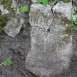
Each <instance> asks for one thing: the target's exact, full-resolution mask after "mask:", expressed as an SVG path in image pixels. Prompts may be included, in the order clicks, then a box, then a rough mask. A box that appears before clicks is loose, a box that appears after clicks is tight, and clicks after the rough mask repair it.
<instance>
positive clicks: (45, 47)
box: [26, 1, 72, 77]
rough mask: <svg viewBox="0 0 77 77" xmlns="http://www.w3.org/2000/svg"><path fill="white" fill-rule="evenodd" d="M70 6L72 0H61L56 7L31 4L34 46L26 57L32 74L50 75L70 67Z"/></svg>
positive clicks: (32, 41)
mask: <svg viewBox="0 0 77 77" xmlns="http://www.w3.org/2000/svg"><path fill="white" fill-rule="evenodd" d="M71 8H72V3H71V2H70V3H63V2H62V1H60V2H58V3H57V4H56V5H55V6H54V7H52V6H50V5H47V6H44V5H42V4H32V5H31V8H30V13H29V22H30V25H31V31H30V33H31V49H30V51H29V52H28V54H27V57H26V68H27V69H28V70H29V71H30V72H32V73H33V74H35V75H37V76H41V77H44V76H45V77H51V76H54V75H56V74H60V73H62V72H63V71H64V70H67V69H68V68H69V65H70V59H71V55H72V34H71V31H70V29H71V27H72V22H71ZM51 9H52V10H53V12H52V11H51ZM68 30H69V31H70V32H69V31H68Z"/></svg>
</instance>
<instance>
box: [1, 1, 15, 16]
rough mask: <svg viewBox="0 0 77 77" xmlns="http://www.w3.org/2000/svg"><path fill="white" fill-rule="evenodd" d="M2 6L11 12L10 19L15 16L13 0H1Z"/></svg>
mask: <svg viewBox="0 0 77 77" xmlns="http://www.w3.org/2000/svg"><path fill="white" fill-rule="evenodd" d="M0 4H1V5H3V7H4V8H5V9H7V10H8V11H9V14H7V15H8V17H10V16H15V10H14V8H13V7H12V0H0Z"/></svg>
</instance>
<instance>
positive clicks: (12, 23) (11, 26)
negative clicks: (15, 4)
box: [4, 18, 24, 37]
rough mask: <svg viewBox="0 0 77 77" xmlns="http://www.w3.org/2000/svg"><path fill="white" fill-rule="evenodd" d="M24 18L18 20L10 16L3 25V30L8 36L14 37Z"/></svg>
mask: <svg viewBox="0 0 77 77" xmlns="http://www.w3.org/2000/svg"><path fill="white" fill-rule="evenodd" d="M23 22H24V20H23V19H22V18H21V19H20V20H18V19H17V18H11V20H9V21H8V22H7V24H6V26H5V27H4V31H5V33H6V34H7V35H8V36H11V37H15V36H16V35H17V34H18V33H19V31H20V29H21V27H22V24H23Z"/></svg>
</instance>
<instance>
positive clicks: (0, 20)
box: [0, 11, 7, 33]
mask: <svg viewBox="0 0 77 77" xmlns="http://www.w3.org/2000/svg"><path fill="white" fill-rule="evenodd" d="M6 22H7V16H6V15H2V13H1V11H0V33H1V32H2V31H3V28H4V26H5V25H6Z"/></svg>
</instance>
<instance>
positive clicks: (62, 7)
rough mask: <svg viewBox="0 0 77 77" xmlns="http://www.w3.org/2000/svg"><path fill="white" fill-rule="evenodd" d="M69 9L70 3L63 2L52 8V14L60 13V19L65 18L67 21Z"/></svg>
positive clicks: (69, 16)
mask: <svg viewBox="0 0 77 77" xmlns="http://www.w3.org/2000/svg"><path fill="white" fill-rule="evenodd" d="M71 9H72V2H70V3H64V2H63V1H60V2H58V3H57V4H56V5H55V6H54V7H53V12H58V13H61V15H62V17H67V18H68V19H71V13H72V12H71Z"/></svg>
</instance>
